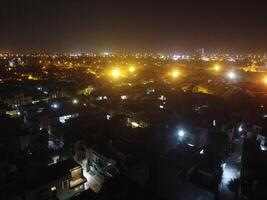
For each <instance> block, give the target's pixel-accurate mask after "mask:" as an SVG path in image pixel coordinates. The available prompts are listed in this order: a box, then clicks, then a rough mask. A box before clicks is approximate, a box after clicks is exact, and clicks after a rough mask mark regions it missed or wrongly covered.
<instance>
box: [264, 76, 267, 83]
mask: <svg viewBox="0 0 267 200" xmlns="http://www.w3.org/2000/svg"><path fill="white" fill-rule="evenodd" d="M263 83H265V84H267V76H266V77H264V79H263Z"/></svg>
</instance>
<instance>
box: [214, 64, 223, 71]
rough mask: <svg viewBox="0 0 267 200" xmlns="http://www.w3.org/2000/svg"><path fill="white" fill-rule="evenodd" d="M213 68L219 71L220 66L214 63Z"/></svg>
mask: <svg viewBox="0 0 267 200" xmlns="http://www.w3.org/2000/svg"><path fill="white" fill-rule="evenodd" d="M213 69H214V71H216V72H218V71H220V69H221V66H220V65H218V64H216V65H214V68H213Z"/></svg>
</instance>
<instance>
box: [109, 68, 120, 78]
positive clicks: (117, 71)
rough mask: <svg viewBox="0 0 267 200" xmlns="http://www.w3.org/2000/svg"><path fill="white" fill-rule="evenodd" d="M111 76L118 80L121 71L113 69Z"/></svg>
mask: <svg viewBox="0 0 267 200" xmlns="http://www.w3.org/2000/svg"><path fill="white" fill-rule="evenodd" d="M111 76H113V78H119V77H120V76H121V71H120V70H119V69H113V70H112V72H111Z"/></svg>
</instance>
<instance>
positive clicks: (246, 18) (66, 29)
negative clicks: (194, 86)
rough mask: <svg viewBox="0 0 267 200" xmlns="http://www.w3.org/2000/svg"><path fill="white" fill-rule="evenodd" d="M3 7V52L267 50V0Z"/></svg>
mask: <svg viewBox="0 0 267 200" xmlns="http://www.w3.org/2000/svg"><path fill="white" fill-rule="evenodd" d="M0 2H1V3H0V27H1V29H0V51H5V50H10V51H23V52H29V51H39V52H40V51H42V52H43V51H50V52H56V51H60V52H91V51H104V50H110V51H115V52H116V51H117V52H118V51H119V52H122V51H126V52H133V51H134V52H136V51H142V52H144V51H148V52H179V51H182V52H183V51H185V52H190V51H191V50H192V49H196V48H201V47H203V48H205V49H206V50H207V51H208V52H230V53H232V52H242V53H250V52H255V53H261V52H267V0H251V1H246V0H213V1H211V0H183V1H182V0H181V1H180V0H176V1H174V0H173V1H171V0H154V1H150V0H143V1H141V0H124V1H116V0H97V1H94V0H0Z"/></svg>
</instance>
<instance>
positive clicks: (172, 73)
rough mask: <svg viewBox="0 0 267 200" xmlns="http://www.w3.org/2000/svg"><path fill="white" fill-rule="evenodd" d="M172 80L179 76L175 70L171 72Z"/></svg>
mask: <svg viewBox="0 0 267 200" xmlns="http://www.w3.org/2000/svg"><path fill="white" fill-rule="evenodd" d="M171 76H172V78H177V77H178V76H179V72H178V71H177V70H174V71H172V72H171Z"/></svg>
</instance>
